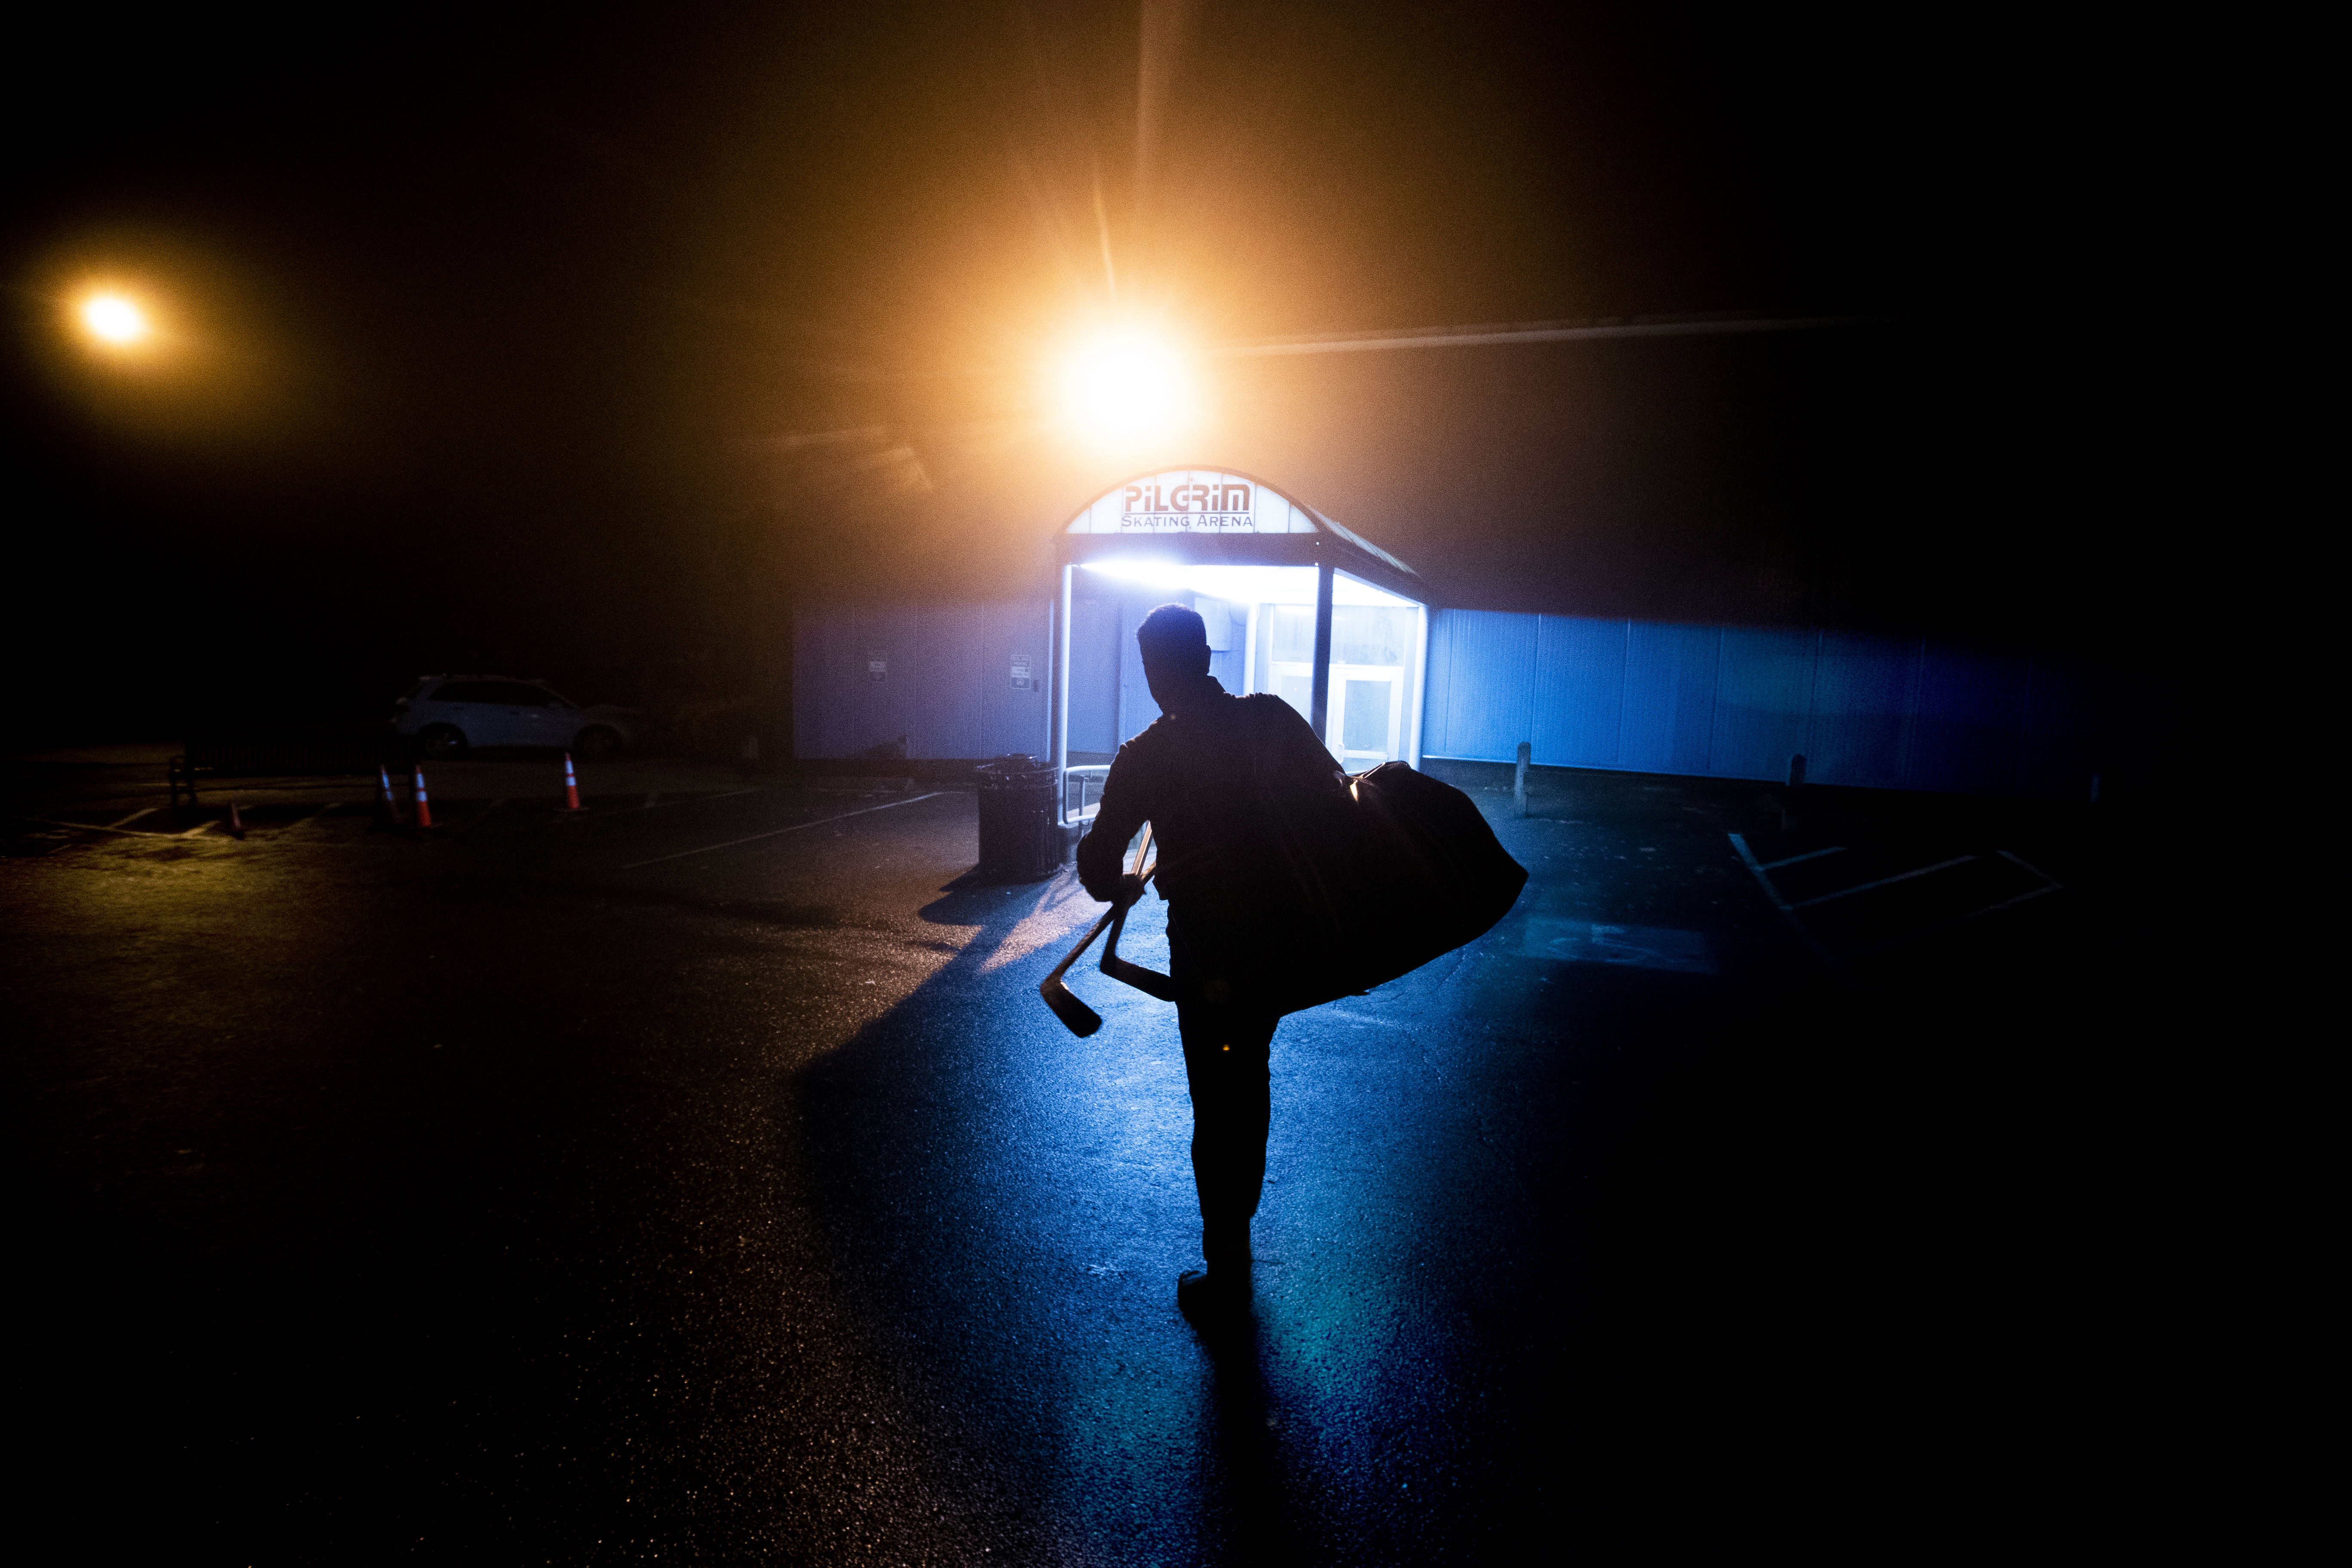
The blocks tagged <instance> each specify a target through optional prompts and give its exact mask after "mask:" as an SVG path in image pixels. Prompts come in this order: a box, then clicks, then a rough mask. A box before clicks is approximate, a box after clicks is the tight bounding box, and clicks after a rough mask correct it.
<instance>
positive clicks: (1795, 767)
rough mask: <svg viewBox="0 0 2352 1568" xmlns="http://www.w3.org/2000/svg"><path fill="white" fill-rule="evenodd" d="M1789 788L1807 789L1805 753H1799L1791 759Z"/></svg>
mask: <svg viewBox="0 0 2352 1568" xmlns="http://www.w3.org/2000/svg"><path fill="white" fill-rule="evenodd" d="M1789 787H1790V789H1802V788H1804V787H1805V753H1804V752H1797V753H1796V754H1795V755H1794V756H1791V757H1790V759H1789Z"/></svg>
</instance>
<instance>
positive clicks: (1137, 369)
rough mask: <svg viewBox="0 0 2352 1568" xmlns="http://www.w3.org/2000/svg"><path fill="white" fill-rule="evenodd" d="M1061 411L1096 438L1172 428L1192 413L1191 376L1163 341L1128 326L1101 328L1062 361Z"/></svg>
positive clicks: (1139, 436)
mask: <svg viewBox="0 0 2352 1568" xmlns="http://www.w3.org/2000/svg"><path fill="white" fill-rule="evenodd" d="M1061 392H1062V412H1063V415H1064V416H1065V417H1066V418H1067V419H1068V420H1069V421H1070V423H1071V424H1072V425H1074V426H1076V427H1077V428H1078V429H1080V430H1083V431H1085V432H1086V433H1087V434H1088V435H1089V436H1092V437H1096V438H1097V439H1098V440H1104V441H1110V442H1119V443H1125V442H1132V441H1145V440H1150V439H1151V438H1153V437H1164V436H1167V435H1170V434H1171V433H1173V432H1174V431H1175V430H1177V429H1178V428H1179V427H1180V426H1182V425H1184V424H1185V423H1187V422H1188V421H1189V419H1190V418H1191V416H1192V378H1191V377H1190V376H1189V375H1188V374H1186V369H1185V365H1184V362H1183V361H1182V359H1181V358H1180V357H1179V356H1178V355H1177V354H1176V353H1175V352H1174V351H1173V350H1172V349H1171V348H1170V347H1169V346H1168V345H1167V344H1166V343H1165V342H1162V341H1160V339H1158V338H1156V337H1153V336H1152V335H1150V333H1148V332H1144V331H1139V330H1134V329H1128V330H1123V331H1113V332H1109V333H1106V334H1105V335H1104V336H1102V337H1100V338H1097V339H1096V340H1095V341H1094V342H1090V343H1088V344H1087V345H1086V346H1085V347H1084V348H1082V349H1080V350H1079V351H1078V352H1077V353H1075V354H1073V355H1071V356H1070V358H1069V359H1068V360H1067V361H1066V362H1065V363H1064V364H1063V367H1062V375H1061Z"/></svg>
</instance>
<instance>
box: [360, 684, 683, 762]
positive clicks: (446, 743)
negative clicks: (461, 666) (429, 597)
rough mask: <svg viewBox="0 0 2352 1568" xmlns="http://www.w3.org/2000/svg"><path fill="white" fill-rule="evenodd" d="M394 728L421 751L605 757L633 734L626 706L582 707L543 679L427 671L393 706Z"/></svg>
mask: <svg viewBox="0 0 2352 1568" xmlns="http://www.w3.org/2000/svg"><path fill="white" fill-rule="evenodd" d="M392 706H393V721H392V728H393V732H394V733H395V734H400V735H414V736H415V737H416V742H417V746H418V749H419V750H421V751H423V752H424V753H425V755H426V756H428V757H456V756H462V755H464V754H465V752H466V750H467V748H468V747H471V746H555V747H559V748H561V749H562V750H564V751H567V752H578V753H579V754H580V755H581V756H583V757H608V756H611V755H612V754H613V753H614V752H618V751H620V750H621V749H622V748H623V747H625V746H626V745H628V744H629V743H630V742H633V741H635V739H636V738H637V731H638V714H637V711H636V710H635V709H633V708H615V707H613V706H611V705H610V704H599V705H598V706H596V707H593V708H583V707H581V706H580V705H579V704H578V703H576V702H572V701H571V700H569V699H567V698H565V697H564V696H563V694H562V692H560V691H558V690H556V689H555V688H553V687H551V686H550V685H548V684H547V682H545V681H543V680H515V679H510V678H509V677H507V676H503V675H428V676H426V677H425V678H424V679H422V680H419V681H418V682H417V683H416V684H415V686H413V687H411V688H410V689H409V692H408V695H407V696H405V697H404V698H402V699H401V700H399V701H397V702H395V703H394V704H393V705H392Z"/></svg>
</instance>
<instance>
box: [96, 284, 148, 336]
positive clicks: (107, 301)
mask: <svg viewBox="0 0 2352 1568" xmlns="http://www.w3.org/2000/svg"><path fill="white" fill-rule="evenodd" d="M81 324H82V325H83V326H85V327H87V328H89V333H90V336H92V337H94V338H96V339H98V340H99V341H100V342H107V343H116V344H130V343H135V342H138V341H139V340H140V339H142V338H143V337H145V336H146V335H147V332H148V326H147V312H145V311H144V310H141V309H140V308H139V307H138V306H137V305H135V304H133V303H132V302H131V300H126V299H124V298H123V297H122V296H121V295H120V294H97V295H92V296H91V297H90V298H89V299H88V300H83V301H82V307H81Z"/></svg>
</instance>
